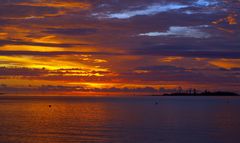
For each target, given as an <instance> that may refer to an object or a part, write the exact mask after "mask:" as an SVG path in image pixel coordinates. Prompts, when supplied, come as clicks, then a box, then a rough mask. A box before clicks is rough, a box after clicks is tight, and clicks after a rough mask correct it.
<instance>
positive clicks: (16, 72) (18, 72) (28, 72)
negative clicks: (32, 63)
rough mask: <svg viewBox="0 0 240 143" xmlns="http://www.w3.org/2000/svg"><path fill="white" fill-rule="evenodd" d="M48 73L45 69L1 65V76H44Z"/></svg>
mask: <svg viewBox="0 0 240 143" xmlns="http://www.w3.org/2000/svg"><path fill="white" fill-rule="evenodd" d="M46 73H48V71H47V70H44V69H30V68H7V67H0V76H42V75H44V74H46Z"/></svg>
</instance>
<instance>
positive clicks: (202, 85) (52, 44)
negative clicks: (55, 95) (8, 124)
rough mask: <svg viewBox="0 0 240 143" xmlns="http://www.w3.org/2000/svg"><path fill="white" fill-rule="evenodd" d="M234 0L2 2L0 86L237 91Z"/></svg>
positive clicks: (239, 68)
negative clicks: (181, 88)
mask: <svg viewBox="0 0 240 143" xmlns="http://www.w3.org/2000/svg"><path fill="white" fill-rule="evenodd" d="M239 14H240V1H239V0H1V3H0V47H1V48H0V92H19V93H20V92H39V91H44V92H55V91H56V92H97V93H99V92H109V93H112V92H114V93H122V92H124V93H125V92H129V93H135V92H137V93H154V92H171V91H174V89H177V88H178V87H179V86H181V87H183V88H185V89H187V88H197V89H199V90H205V89H209V90H232V91H236V92H240V88H239V87H240V24H239V23H240V15H239Z"/></svg>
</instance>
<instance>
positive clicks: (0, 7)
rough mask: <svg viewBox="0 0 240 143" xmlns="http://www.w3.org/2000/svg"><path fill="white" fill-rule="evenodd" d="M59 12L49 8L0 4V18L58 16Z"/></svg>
mask: <svg viewBox="0 0 240 143" xmlns="http://www.w3.org/2000/svg"><path fill="white" fill-rule="evenodd" d="M59 12H60V11H59V10H58V9H56V8H50V7H43V6H39V7H33V6H23V5H4V4H0V18H4V19H19V18H30V17H44V16H54V15H58V13H59Z"/></svg>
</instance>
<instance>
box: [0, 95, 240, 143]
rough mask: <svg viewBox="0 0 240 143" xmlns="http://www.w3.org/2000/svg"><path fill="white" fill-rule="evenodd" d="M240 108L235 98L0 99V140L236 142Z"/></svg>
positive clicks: (51, 142)
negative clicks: (239, 110)
mask: <svg viewBox="0 0 240 143" xmlns="http://www.w3.org/2000/svg"><path fill="white" fill-rule="evenodd" d="M156 101H158V102H159V104H158V105H156V104H155V102H156ZM49 105H52V106H51V108H49ZM239 107H240V99H239V98H236V97H233V98H231V99H224V98H218V97H204V98H198V97H194V98H192V97H134V98H133V97H131V98H130V97H129V98H100V97H95V98H83V97H82V98H66V99H59V98H49V99H48V98H45V99H41V98H40V99H26V100H25V99H21V100H19V99H11V100H9V99H8V100H6V99H1V100H0V118H1V122H0V140H1V142H8V143H17V142H23V143H32V142H34V143H43V142H46V143H48V142H49V143H59V142H148V143H149V142H164V143H174V142H178V143H181V142H182V143H185V142H194V143H202V142H218V143H228V142H231V143H234V142H236V143H237V142H239V141H240V137H239V136H238V135H237V133H238V132H239V131H240V115H239V114H238V113H239V112H238V110H237V109H239Z"/></svg>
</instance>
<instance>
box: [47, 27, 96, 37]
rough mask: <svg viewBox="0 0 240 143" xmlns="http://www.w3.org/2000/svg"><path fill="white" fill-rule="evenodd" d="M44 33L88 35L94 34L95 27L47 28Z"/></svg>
mask: <svg viewBox="0 0 240 143" xmlns="http://www.w3.org/2000/svg"><path fill="white" fill-rule="evenodd" d="M43 32H45V33H49V34H62V35H70V36H78V35H90V34H95V33H96V32H97V29H95V28H68V29H66V28H49V29H47V30H45V31H43Z"/></svg>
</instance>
